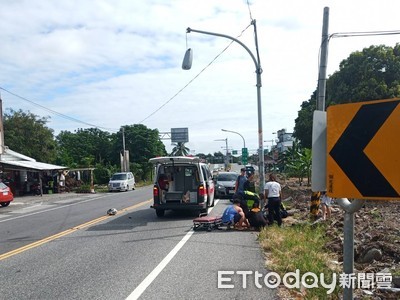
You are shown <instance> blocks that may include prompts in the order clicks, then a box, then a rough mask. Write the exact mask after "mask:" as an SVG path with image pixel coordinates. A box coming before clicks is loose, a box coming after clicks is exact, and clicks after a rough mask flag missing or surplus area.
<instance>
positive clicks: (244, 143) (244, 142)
mask: <svg viewBox="0 0 400 300" xmlns="http://www.w3.org/2000/svg"><path fill="white" fill-rule="evenodd" d="M221 130H222V131H225V132H232V133H236V134H238V135H240V136H241V138H242V140H243V148H246V141H245V140H244V137H243V135H241V134H240V133H239V132H236V131H232V130H227V129H221Z"/></svg>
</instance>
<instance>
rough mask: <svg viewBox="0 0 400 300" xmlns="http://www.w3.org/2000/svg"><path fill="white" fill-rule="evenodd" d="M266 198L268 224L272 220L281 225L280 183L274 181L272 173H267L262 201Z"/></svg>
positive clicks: (271, 222)
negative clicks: (267, 179)
mask: <svg viewBox="0 0 400 300" xmlns="http://www.w3.org/2000/svg"><path fill="white" fill-rule="evenodd" d="M266 198H268V203H267V205H268V220H269V223H270V224H273V223H274V220H276V221H277V222H278V226H281V225H282V216H281V213H280V207H281V203H282V188H281V185H280V184H279V183H278V182H277V181H276V177H275V175H274V174H272V173H271V174H269V181H268V182H267V183H266V185H265V193H264V202H265V201H266Z"/></svg>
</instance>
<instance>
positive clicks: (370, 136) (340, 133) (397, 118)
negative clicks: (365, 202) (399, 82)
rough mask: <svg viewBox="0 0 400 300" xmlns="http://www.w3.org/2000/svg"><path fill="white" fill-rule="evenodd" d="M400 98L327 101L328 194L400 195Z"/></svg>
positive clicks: (348, 196)
mask: <svg viewBox="0 0 400 300" xmlns="http://www.w3.org/2000/svg"><path fill="white" fill-rule="evenodd" d="M399 103H400V99H399V98H396V99H388V100H378V101H368V102H360V103H350V104H341V105H334V106H330V107H328V109H327V152H328V157H327V191H328V195H330V196H331V197H336V198H357V199H384V200H392V199H400V158H399V153H400V138H399V137H400V105H399Z"/></svg>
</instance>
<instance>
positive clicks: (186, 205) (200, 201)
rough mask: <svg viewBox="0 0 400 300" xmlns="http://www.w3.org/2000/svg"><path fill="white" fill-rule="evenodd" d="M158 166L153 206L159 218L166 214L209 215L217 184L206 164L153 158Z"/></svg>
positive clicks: (189, 159)
mask: <svg viewBox="0 0 400 300" xmlns="http://www.w3.org/2000/svg"><path fill="white" fill-rule="evenodd" d="M150 162H151V163H153V164H154V165H155V166H156V174H155V183H154V187H153V201H154V203H153V205H152V206H151V207H152V208H154V209H155V210H156V214H157V216H158V217H162V216H164V213H165V211H166V210H192V211H193V210H194V211H199V212H206V211H207V208H208V207H212V206H214V181H213V179H212V175H211V171H210V169H209V167H208V165H207V164H205V163H202V162H201V161H200V158H198V157H188V156H170V157H155V158H151V159H150Z"/></svg>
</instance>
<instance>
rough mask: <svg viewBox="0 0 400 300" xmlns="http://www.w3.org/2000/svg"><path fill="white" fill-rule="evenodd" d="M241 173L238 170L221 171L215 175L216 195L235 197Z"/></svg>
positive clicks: (218, 196) (219, 196)
mask: <svg viewBox="0 0 400 300" xmlns="http://www.w3.org/2000/svg"><path fill="white" fill-rule="evenodd" d="M238 176H239V174H238V173H236V172H219V173H218V174H217V175H216V176H215V177H214V180H215V197H216V198H224V197H226V198H233V194H234V193H235V184H236V179H237V178H238Z"/></svg>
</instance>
